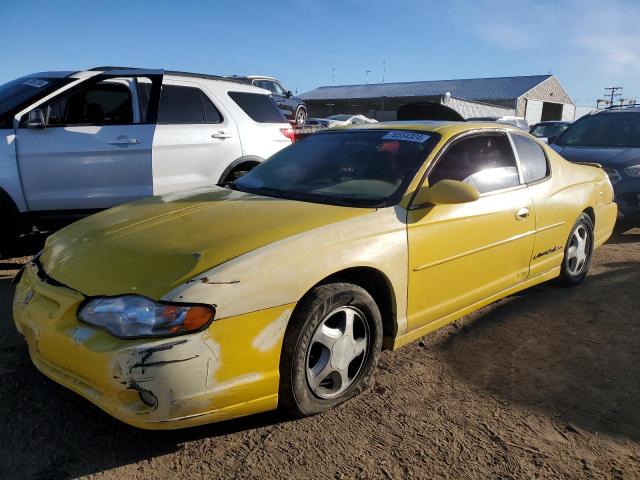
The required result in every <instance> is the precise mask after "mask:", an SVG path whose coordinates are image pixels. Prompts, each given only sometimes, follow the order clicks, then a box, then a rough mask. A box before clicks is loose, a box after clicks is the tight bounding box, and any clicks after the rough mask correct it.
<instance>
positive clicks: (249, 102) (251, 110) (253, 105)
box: [229, 92, 287, 123]
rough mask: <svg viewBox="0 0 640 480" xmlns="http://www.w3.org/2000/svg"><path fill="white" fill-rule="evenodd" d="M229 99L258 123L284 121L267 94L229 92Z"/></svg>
mask: <svg viewBox="0 0 640 480" xmlns="http://www.w3.org/2000/svg"><path fill="white" fill-rule="evenodd" d="M229 96H230V97H231V99H232V100H233V101H234V102H236V104H238V106H239V107H240V108H241V109H242V110H244V113H246V114H247V115H249V117H251V118H252V119H253V120H254V121H256V122H258V123H285V122H286V121H287V120H286V119H285V118H284V116H283V115H282V112H281V111H280V109H279V108H278V107H277V106H276V104H275V103H274V101H273V100H272V99H271V97H270V96H269V95H263V94H261V93H249V92H229Z"/></svg>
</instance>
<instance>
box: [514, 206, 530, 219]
mask: <svg viewBox="0 0 640 480" xmlns="http://www.w3.org/2000/svg"><path fill="white" fill-rule="evenodd" d="M528 216H529V209H528V208H527V207H522V208H521V209H520V210H518V211H517V212H516V220H520V221H522V220H524V219H526V218H527V217H528Z"/></svg>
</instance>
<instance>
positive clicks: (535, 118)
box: [524, 98, 542, 125]
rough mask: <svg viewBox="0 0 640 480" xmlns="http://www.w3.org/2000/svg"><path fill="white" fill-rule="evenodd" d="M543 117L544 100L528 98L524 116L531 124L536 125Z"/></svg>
mask: <svg viewBox="0 0 640 480" xmlns="http://www.w3.org/2000/svg"><path fill="white" fill-rule="evenodd" d="M541 117H542V100H529V99H528V98H527V106H526V108H525V113H524V118H526V119H527V122H529V125H535V124H536V123H538V122H539V121H540V118H541Z"/></svg>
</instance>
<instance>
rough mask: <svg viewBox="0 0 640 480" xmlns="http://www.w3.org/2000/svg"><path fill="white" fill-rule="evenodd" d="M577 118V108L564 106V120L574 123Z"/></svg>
mask: <svg viewBox="0 0 640 480" xmlns="http://www.w3.org/2000/svg"><path fill="white" fill-rule="evenodd" d="M575 118H576V107H575V106H573V105H563V106H562V120H563V121H565V122H573V120H574V119H575Z"/></svg>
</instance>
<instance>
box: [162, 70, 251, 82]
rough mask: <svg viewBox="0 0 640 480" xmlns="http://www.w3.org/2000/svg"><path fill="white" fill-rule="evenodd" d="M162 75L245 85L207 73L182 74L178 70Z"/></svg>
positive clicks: (166, 71)
mask: <svg viewBox="0 0 640 480" xmlns="http://www.w3.org/2000/svg"><path fill="white" fill-rule="evenodd" d="M164 73H165V74H167V75H177V76H179V77H197V78H204V79H207V80H224V81H226V82H234V83H245V82H243V81H241V80H239V79H236V78H233V77H225V76H224V75H209V74H207V73H193V72H182V71H180V70H165V72H164Z"/></svg>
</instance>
